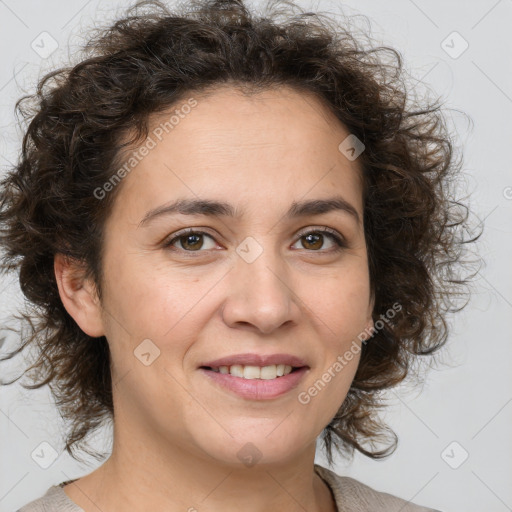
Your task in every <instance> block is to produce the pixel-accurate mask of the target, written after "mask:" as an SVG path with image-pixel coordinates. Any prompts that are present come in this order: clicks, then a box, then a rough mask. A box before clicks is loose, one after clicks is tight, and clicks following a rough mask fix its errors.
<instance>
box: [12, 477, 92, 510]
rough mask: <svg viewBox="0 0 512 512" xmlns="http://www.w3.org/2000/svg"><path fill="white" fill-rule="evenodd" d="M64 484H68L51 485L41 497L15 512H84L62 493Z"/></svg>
mask: <svg viewBox="0 0 512 512" xmlns="http://www.w3.org/2000/svg"><path fill="white" fill-rule="evenodd" d="M66 483H68V482H63V483H61V484H59V485H53V486H52V487H50V488H49V489H48V490H47V491H46V493H45V494H44V495H43V496H41V497H40V498H37V499H35V500H33V501H31V502H29V503H27V504H26V505H24V506H23V507H21V508H19V509H18V510H16V512H84V511H83V509H82V508H80V507H79V506H78V505H77V504H76V503H74V502H73V501H71V499H70V498H69V496H68V495H67V494H66V493H65V492H64V489H63V488H62V486H64V485H65V484H66Z"/></svg>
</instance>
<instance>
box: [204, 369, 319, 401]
mask: <svg viewBox="0 0 512 512" xmlns="http://www.w3.org/2000/svg"><path fill="white" fill-rule="evenodd" d="M308 370H309V368H308V367H307V366H303V367H302V368H300V369H298V370H295V371H294V372H290V373H288V374H287V375H283V376H282V377H276V378H275V379H268V380H265V379H243V378H242V377H234V376H233V375H230V374H229V373H227V374H226V373H219V372H214V371H213V370H206V369H205V368H200V371H201V372H203V374H204V375H206V376H207V377H209V378H210V379H212V380H213V381H214V382H216V383H217V384H219V385H220V386H222V387H224V388H226V389H228V390H229V391H232V392H233V393H236V394H237V395H238V396H241V397H242V398H247V399H250V400H269V399H271V398H277V397H279V396H281V395H284V394H285V393H288V392H289V391H291V390H292V389H293V388H295V387H297V386H298V384H299V382H300V380H301V379H302V377H304V375H305V374H306V372H307V371H308Z"/></svg>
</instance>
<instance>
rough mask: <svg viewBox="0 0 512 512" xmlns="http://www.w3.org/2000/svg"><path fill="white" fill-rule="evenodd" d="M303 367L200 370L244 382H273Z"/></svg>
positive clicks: (247, 367)
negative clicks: (236, 378) (228, 376)
mask: <svg viewBox="0 0 512 512" xmlns="http://www.w3.org/2000/svg"><path fill="white" fill-rule="evenodd" d="M301 368H305V367H304V366H291V365H288V364H271V365H267V366H253V365H241V364H233V365H231V366H227V365H222V366H201V367H200V369H203V370H208V371H211V372H215V373H220V374H222V375H231V376H233V377H238V378H241V379H246V380H253V379H258V380H274V379H280V378H282V377H284V376H286V375H288V374H290V373H293V372H296V371H298V370H300V369H301Z"/></svg>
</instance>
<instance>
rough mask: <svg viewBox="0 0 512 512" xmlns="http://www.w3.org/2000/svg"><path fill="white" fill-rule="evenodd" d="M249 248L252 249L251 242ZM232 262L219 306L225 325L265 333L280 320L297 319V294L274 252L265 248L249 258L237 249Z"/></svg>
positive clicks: (292, 320)
mask: <svg viewBox="0 0 512 512" xmlns="http://www.w3.org/2000/svg"><path fill="white" fill-rule="evenodd" d="M247 247H248V246H246V248H247ZM250 250H251V251H254V250H256V249H255V247H254V246H252V247H250ZM259 250H260V251H261V249H259ZM240 254H241V256H240ZM233 265H234V266H233V268H232V269H231V271H230V272H229V273H228V279H229V281H228V288H227V289H228V292H227V296H226V299H225V301H224V304H223V307H222V316H223V320H224V322H225V323H226V324H227V325H228V326H229V327H232V328H240V327H244V328H247V329H252V330H255V331H259V332H260V333H263V334H269V333H272V332H273V331H275V330H276V329H278V328H279V327H281V326H282V325H284V324H287V323H289V324H290V325H291V324H292V323H297V321H298V319H299V315H300V308H299V306H298V304H297V300H298V298H297V295H296V293H295V292H294V291H293V289H292V288H291V284H290V277H289V273H290V271H289V269H288V268H287V267H286V265H285V263H284V262H283V261H282V260H281V259H280V257H279V255H278V254H276V253H275V252H274V251H271V250H269V249H265V250H263V251H261V253H260V254H259V256H257V257H256V259H254V261H251V258H247V257H246V255H244V253H243V252H240V253H239V254H236V255H235V258H234V263H233Z"/></svg>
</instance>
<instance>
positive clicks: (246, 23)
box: [0, 0, 481, 464]
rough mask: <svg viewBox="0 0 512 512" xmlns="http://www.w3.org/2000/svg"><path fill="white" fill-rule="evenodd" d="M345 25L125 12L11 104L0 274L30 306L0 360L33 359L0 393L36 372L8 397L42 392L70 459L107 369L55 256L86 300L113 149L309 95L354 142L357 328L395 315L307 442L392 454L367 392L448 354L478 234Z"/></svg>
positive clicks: (428, 104)
mask: <svg viewBox="0 0 512 512" xmlns="http://www.w3.org/2000/svg"><path fill="white" fill-rule="evenodd" d="M267 8H268V6H267ZM282 16H283V18H285V19H282V20H281V19H280V17H282ZM344 21H345V23H346V24H344V23H342V22H341V21H340V22H338V21H335V20H333V19H330V18H329V17H327V16H325V15H323V14H318V13H316V14H315V13H311V12H304V10H303V9H301V8H299V7H298V6H297V5H295V4H293V2H288V1H287V2H279V3H272V5H271V9H268V11H266V13H265V15H261V16H256V15H255V14H254V13H251V12H250V11H249V10H248V9H247V7H246V6H245V5H244V4H243V2H242V1H241V0H217V1H215V0H202V1H199V0H196V1H193V2H186V3H184V4H183V6H181V5H180V6H179V7H177V8H176V9H175V10H174V11H170V10H169V8H168V7H167V6H165V5H164V4H162V3H161V2H158V1H143V2H138V3H136V4H135V5H134V6H132V7H131V8H130V9H129V10H128V11H127V12H126V14H125V17H123V18H121V19H118V20H117V21H116V22H115V23H114V24H113V25H112V26H109V27H107V28H100V29H95V32H94V33H93V34H92V35H91V36H90V37H89V39H88V40H87V42H86V43H85V45H84V48H83V54H81V55H80V57H79V59H80V60H79V61H78V63H76V65H74V66H69V67H64V68H60V69H57V70H54V71H52V72H50V73H48V74H46V75H45V76H44V77H43V78H42V79H40V80H39V82H38V85H37V90H36V92H35V93H34V94H32V95H25V96H23V97H22V98H20V99H19V100H18V101H17V103H16V112H17V113H18V112H19V113H20V114H21V116H22V117H23V119H24V120H26V121H27V124H28V127H27V128H26V131H25V132H24V137H23V143H22V151H21V154H20V156H19V159H18V162H17V164H16V165H15V166H14V168H12V169H10V170H9V171H8V172H7V174H6V177H5V178H4V179H3V180H2V189H1V196H0V222H1V230H0V239H1V243H2V246H3V248H4V249H5V251H4V254H3V256H2V263H1V265H2V271H3V272H4V273H5V272H8V271H13V270H17V271H19V282H20V287H21V290H22V292H23V294H24V295H25V297H26V298H27V299H28V301H29V302H28V304H27V307H28V311H27V310H26V311H25V312H23V313H22V314H21V315H20V316H16V318H17V319H19V320H22V321H23V325H28V326H29V327H30V329H29V332H28V333H27V334H23V329H20V334H21V335H20V338H21V343H20V345H19V347H17V348H16V349H15V350H14V351H12V352H10V353H9V354H8V355H7V356H6V357H4V358H2V360H6V359H11V358H12V357H13V356H15V355H16V354H18V353H20V352H21V351H22V350H24V349H25V348H26V347H27V346H31V345H34V344H35V345H36V346H37V347H38V348H39V351H38V353H37V357H35V359H34V361H31V363H32V365H31V366H30V367H29V368H27V369H25V371H24V372H23V374H22V375H19V376H18V377H17V378H16V379H14V380H12V381H9V382H3V383H2V384H4V385H6V384H12V383H13V382H15V381H16V380H18V379H20V378H21V377H22V376H23V375H25V374H26V373H28V372H29V371H30V370H34V371H35V374H34V375H33V376H31V378H32V382H33V384H23V386H24V387H25V388H28V389H34V388H39V387H41V386H43V385H45V384H48V385H49V387H50V389H51V391H52V394H53V396H54V398H55V401H56V405H57V406H58V409H59V412H60V414H61V416H62V417H63V418H64V419H67V420H70V421H71V425H70V430H69V432H68V435H67V439H66V444H65V447H66V450H67V451H68V453H69V454H70V455H71V456H72V457H74V458H75V459H76V460H79V457H78V455H77V454H76V453H75V451H76V447H77V446H78V447H81V448H82V449H83V450H85V452H87V453H89V454H90V455H92V456H94V457H96V458H99V457H103V456H104V454H101V455H98V453H97V452H95V451H90V450H89V449H88V448H87V446H86V443H85V437H86V436H87V435H88V434H89V433H91V432H93V431H94V430H95V429H97V428H98V427H100V426H102V425H103V424H104V422H105V420H107V419H110V420H112V419H113V416H114V411H113V401H112V380H111V371H110V370H111V369H110V364H111V361H110V357H109V356H110V354H109V346H108V343H107V339H106V338H105V337H104V336H103V337H101V338H92V337H90V336H88V335H87V334H85V333H84V332H83V331H82V330H81V329H80V328H79V327H78V325H77V324H76V323H75V321H74V320H73V319H72V318H71V316H70V315H69V314H68V312H67V311H66V309H65V308H64V306H63V303H62V302H61V299H60V296H59V291H58V288H57V283H56V278H55V273H54V256H55V255H56V254H57V253H62V254H64V255H66V256H68V257H69V258H73V259H75V260H76V261H79V262H81V263H82V264H83V268H84V270H85V271H86V277H92V278H93V280H94V283H95V284H96V287H97V291H98V295H99V297H100V299H101V297H102V247H103V227H104V224H105V221H106V219H107V218H108V216H109V212H110V211H111V208H112V205H113V203H114V200H115V198H116V196H117V194H118V193H119V190H120V188H121V186H122V184H120V185H119V186H117V187H115V188H113V189H112V191H110V192H109V193H108V194H107V195H106V197H105V198H104V199H102V200H98V198H97V197H96V195H95V193H94V191H95V190H97V189H98V187H102V186H103V184H104V183H105V182H107V181H108V180H109V178H111V176H112V175H113V173H114V171H115V170H116V169H118V168H119V166H120V163H121V161H122V155H123V152H122V151H121V150H122V148H127V147H131V145H132V144H133V143H137V142H138V141H140V140H144V138H145V137H147V135H148V129H149V128H148V125H149V122H150V118H151V116H153V115H158V114H159V113H163V112H165V111H166V110H168V108H169V107H170V106H172V105H173V104H176V103H177V102H179V101H180V100H181V99H182V98H183V97H185V96H186V95H188V94H190V93H191V92H195V91H197V92H202V91H208V90H212V88H214V87H215V86H221V85H225V84H233V85H236V86H237V87H239V88H242V89H246V90H251V91H258V90H263V89H265V88H269V87H274V86H289V87H292V88H295V90H297V91H303V92H304V91H307V92H312V93H314V95H315V97H316V98H318V99H319V100H320V101H322V102H323V103H325V104H326V105H327V106H328V107H329V108H330V110H331V111H332V112H333V113H334V114H335V115H336V117H337V118H338V119H339V120H340V122H341V123H342V124H343V125H344V126H345V127H347V129H348V130H349V131H350V133H352V134H354V135H355V136H357V138H358V139H360V140H361V141H362V142H363V143H364V146H365V151H364V152H363V153H362V154H361V155H360V157H359V159H358V162H359V163H360V165H361V168H362V170H363V173H362V174H363V180H364V192H363V194H364V197H363V201H364V202H363V204H364V232H365V239H366V244H367V251H368V258H369V259H368V262H369V277H370V286H371V292H372V295H373V297H374V299H375V303H374V304H375V305H374V311H373V318H374V319H375V320H377V319H378V318H380V317H381V315H383V314H385V312H386V311H388V310H389V309H390V308H392V307H393V304H396V303H399V304H401V305H402V308H401V310H400V311H399V312H397V313H396V315H395V316H394V317H393V319H392V320H390V321H387V322H384V326H383V328H382V329H379V330H378V331H376V332H374V334H373V338H372V341H371V343H364V344H363V345H362V352H361V358H360V363H359V366H358V369H357V373H356V375H355V378H354V380H353V382H352V385H351V387H350V390H349V392H348V395H347V397H346V399H345V400H344V401H343V403H342V404H341V405H340V408H339V411H338V412H337V414H336V416H335V417H334V418H333V419H332V421H331V422H330V424H329V425H328V426H326V428H325V429H324V431H323V439H324V443H325V448H326V452H327V458H328V461H329V463H330V464H332V448H333V447H334V446H335V447H336V449H338V450H341V451H343V453H344V454H345V455H348V456H352V455H353V453H354V449H357V450H358V451H360V452H361V453H363V454H365V455H366V456H368V457H371V458H375V459H377V458H383V457H387V456H388V455H390V454H391V453H392V452H393V451H394V450H395V449H396V446H397V440H398V438H397V437H396V435H395V434H394V432H393V431H392V430H391V429H390V428H389V427H388V426H387V425H386V424H385V423H383V422H382V420H381V419H379V417H378V415H377V414H376V411H377V410H378V408H380V407H383V403H382V401H381V391H383V390H386V389H388V388H391V387H394V386H396V385H397V384H399V383H400V382H402V381H403V380H404V379H405V377H406V376H408V375H411V374H412V373H414V372H412V370H415V369H416V366H417V365H416V363H417V362H418V361H419V359H420V358H419V357H418V356H427V355H430V356H431V355H433V354H434V352H435V351H437V350H438V349H439V348H440V347H441V346H443V345H444V343H445V342H446V339H447V335H448V327H447V325H448V323H447V320H446V319H447V315H448V314H449V313H450V312H452V311H456V310H460V309H462V307H464V306H465V305H466V304H467V300H465V302H464V304H462V305H459V306H457V305H456V304H455V302H456V301H455V299H457V301H458V299H460V298H461V297H463V298H464V297H466V296H467V291H468V290H469V284H470V277H472V276H474V275H475V274H474V273H473V274H472V276H469V275H465V276H463V275H462V269H464V268H465V267H466V266H467V265H468V264H470V261H468V260H466V259H465V258H464V256H465V254H466V253H467V250H468V248H469V246H468V245H466V244H468V243H469V242H474V241H475V240H476V239H477V238H478V237H479V236H480V234H481V233H480V234H478V235H477V236H473V237H469V238H465V237H464V232H466V233H470V230H469V223H468V216H469V208H468V207H467V206H466V205H464V204H463V203H461V202H460V200H456V199H455V195H454V192H455V187H454V185H455V184H456V182H457V178H458V176H459V174H460V170H461V165H462V159H459V160H456V159H455V158H454V153H455V152H454V150H453V148H454V145H453V139H452V136H451V135H450V131H449V129H448V128H447V123H446V120H445V116H444V115H443V112H442V104H441V103H440V101H439V100H435V101H430V100H427V99H423V100H421V101H420V100H418V99H415V100H414V101H413V100H412V99H411V98H410V96H411V95H410V94H409V93H410V90H409V89H408V86H407V80H406V73H405V71H404V69H403V68H404V66H403V63H402V57H401V55H400V53H399V52H397V51H396V50H395V49H392V48H390V47H387V46H376V45H370V46H366V47H365V44H364V43H365V42H368V41H369V42H371V41H372V40H371V39H370V38H369V36H365V35H364V34H362V35H361V34H359V35H358V36H356V30H355V29H353V30H352V29H350V30H349V28H348V26H349V22H350V20H349V19H348V17H346V18H345V19H344ZM28 121H30V122H28ZM127 135H131V137H127ZM473 261H474V260H473ZM7 329H9V330H11V331H12V330H13V329H12V328H7ZM429 360H431V359H429ZM416 373H418V372H416ZM39 377H40V379H39V380H38V378H39ZM416 377H417V379H420V376H419V373H418V374H417V375H416ZM386 441H387V442H388V446H387V447H385V448H383V449H381V450H378V449H377V448H376V447H377V443H380V442H386ZM365 445H369V446H366V447H365Z"/></svg>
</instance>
